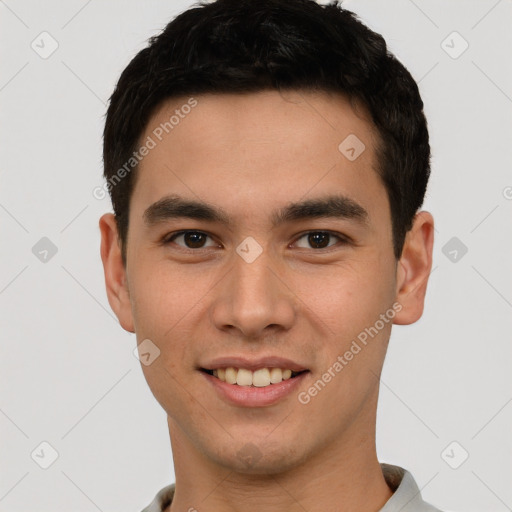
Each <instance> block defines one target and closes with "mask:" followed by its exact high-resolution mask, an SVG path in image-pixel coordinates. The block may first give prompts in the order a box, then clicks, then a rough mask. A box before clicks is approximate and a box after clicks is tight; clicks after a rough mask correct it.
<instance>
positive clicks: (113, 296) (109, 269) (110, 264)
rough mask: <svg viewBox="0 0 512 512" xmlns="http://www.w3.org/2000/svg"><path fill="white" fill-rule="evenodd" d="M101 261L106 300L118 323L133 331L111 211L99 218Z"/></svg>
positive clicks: (124, 277)
mask: <svg viewBox="0 0 512 512" xmlns="http://www.w3.org/2000/svg"><path fill="white" fill-rule="evenodd" d="M100 231H101V261H102V262H103V271H104V273H105V286H106V289H107V296H108V302H109V304H110V307H111V308H112V309H113V311H114V313H115V314H116V316H117V318H118V320H119V323H120V324H121V326H122V327H123V329H125V330H126V331H128V332H135V329H134V325H133V316H132V308H131V303H130V293H129V290H128V284H127V280H126V269H125V266H124V264H123V259H122V257H121V247H120V241H119V236H118V231H117V221H116V218H115V216H114V215H113V214H112V213H106V214H105V215H103V216H102V217H101V218H100Z"/></svg>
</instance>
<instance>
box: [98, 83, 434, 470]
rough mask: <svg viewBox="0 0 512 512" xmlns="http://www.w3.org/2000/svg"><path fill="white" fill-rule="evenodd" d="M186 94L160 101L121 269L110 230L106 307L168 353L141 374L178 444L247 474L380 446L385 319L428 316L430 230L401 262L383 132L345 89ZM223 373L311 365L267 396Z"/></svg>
mask: <svg viewBox="0 0 512 512" xmlns="http://www.w3.org/2000/svg"><path fill="white" fill-rule="evenodd" d="M188 100H189V98H183V99H180V100H176V99H173V100H172V101H169V102H167V103H166V104H164V105H163V106H162V107H161V108H160V109H159V110H158V111H157V112H156V113H155V114H154V116H153V117H152V119H151V121H150V123H149V125H148V128H147V130H146V132H145V133H144V134H143V136H142V137H141V139H140V140H141V144H142V143H144V142H145V141H148V140H149V139H148V137H150V138H151V139H152V140H153V141H154V142H155V145H154V147H153V148H152V149H151V150H150V151H149V152H148V154H147V155H146V156H145V157H144V158H143V160H142V161H141V163H140V164H139V168H138V174H137V180H136V184H135V187H134V190H133V195H132V198H131V203H130V208H131V209H130V216H129V230H128V242H127V253H126V257H127V260H126V267H123V265H122V263H121V258H120V253H119V249H118V246H117V243H116V242H117V239H116V232H115V222H113V218H112V216H108V215H106V216H104V218H102V221H101V223H100V226H101V227H102V236H103V242H102V244H103V245H102V257H103V262H104V264H105V272H106V279H107V290H108V294H109V300H110V303H111V305H112V307H113V309H114V311H115V312H116V314H117V315H118V318H119V319H120V322H121V324H122V326H123V327H124V328H125V329H127V330H129V331H134V332H136V335H137V343H141V342H143V340H150V342H145V343H150V344H149V345H147V347H151V349H150V352H151V353H157V352H158V350H159V355H158V357H157V358H156V359H154V361H153V362H152V363H151V364H149V365H147V366H146V365H142V369H143V371H144V375H145V378H146V380H147V382H148V384H149V386H150V388H151V390H152V392H153V394H154V396H155V397H156V399H157V400H158V402H159V403H160V404H161V406H162V407H163V408H164V410H165V411H166V413H167V415H168V417H169V428H170V432H171V439H173V437H174V438H175V439H178V438H179V439H180V440H181V441H182V442H183V443H185V444H186V445H187V447H188V448H187V449H188V450H194V451H195V452H196V453H197V454H200V456H201V457H203V458H204V459H205V460H207V461H209V463H212V464H218V465H220V466H223V467H227V468H231V469H236V470H237V471H245V472H250V473H267V474H268V473H278V472H281V471H284V470H286V469H290V468H292V467H296V466H297V465H299V464H301V463H304V462H305V461H308V460H311V459H313V458H315V457H320V456H321V454H324V455H325V454H326V453H332V452H333V450H336V451H339V450H343V451H344V452H345V453H347V454H348V453H349V452H350V451H351V450H352V451H353V450H354V446H360V445H361V443H362V442H366V441H368V439H370V438H374V423H375V409H376V403H377V395H378V383H379V376H380V372H381V368H382V364H383V361H384V357H385V352H386V348H387V342H388V339H389V336H390V331H391V324H392V323H393V322H395V323H410V322H411V321H414V320H415V319H416V318H417V317H418V316H419V315H421V308H422V304H423V295H424V281H426V279H424V277H425V276H428V269H427V267H428V266H429V264H430V263H431V262H430V260H429V256H428V247H429V244H430V249H431V243H430V241H431V230H430V231H429V228H425V224H429V222H426V223H425V222H423V223H421V222H420V224H422V226H420V227H415V228H414V229H413V231H412V233H409V235H408V239H407V241H406V247H405V249H404V254H403V257H402V259H401V260H400V261H399V262H397V261H396V259H395V258H394V254H393V244H392V235H391V233H392V225H391V216H390V207H389V202H388V197H387V193H386V190H385V187H384V185H383V183H382V181H381V179H380V177H379V175H378V174H377V172H376V169H377V160H376V156H375V151H374V148H375V145H376V141H377V139H376V135H375V132H374V131H373V127H372V125H371V123H370V122H369V120H368V117H367V115H366V114H365V112H364V110H363V109H361V108H359V109H357V110H355V109H354V107H353V106H352V105H351V103H350V102H349V101H348V100H346V99H345V98H343V97H342V96H338V95H329V94H327V93H311V92H307V93H306V92H300V93H299V92H290V93H281V94H280V93H278V92H275V91H268V92H259V93H254V94H246V95H231V94H225V95H200V96H196V97H195V101H197V104H196V105H195V106H194V107H193V108H191V109H188V108H186V109H183V108H182V106H183V105H185V104H187V101H188ZM176 110H178V111H179V113H180V114H181V115H179V116H178V117H179V121H178V122H177V123H176V119H174V123H173V127H172V129H169V125H167V128H168V132H169V133H166V131H165V130H164V131H163V132H162V129H161V127H162V126H163V125H164V123H166V122H169V119H170V118H171V116H172V115H173V114H175V113H176ZM185 112H189V113H187V114H185ZM159 127H160V130H159ZM155 130H156V131H155ZM161 132H162V133H161ZM155 134H159V135H158V136H156V135H155ZM347 137H349V139H347ZM355 137H357V138H355ZM160 138H161V140H159V139H160ZM346 139H347V141H346V142H344V141H345V140H346ZM340 144H341V147H340ZM363 144H364V146H363ZM151 145H153V144H151ZM354 157H355V158H354ZM192 201H193V202H195V203H200V204H196V205H194V207H192V206H191V205H190V204H189V203H190V202H192ZM420 220H421V219H420ZM423 220H425V218H424V219H423ZM427 220H429V219H427ZM418 222H419V221H418ZM418 222H417V223H416V224H415V226H417V225H418ZM414 233H416V235H414ZM418 233H419V235H418ZM414 236H416V238H414ZM420 303H421V304H420ZM365 334H366V336H365ZM363 340H364V342H363ZM155 347H156V348H155ZM357 347H358V348H357ZM350 354H352V356H350ZM229 358H234V359H232V360H230V359H229ZM266 358H268V359H266ZM272 358H274V359H275V358H283V359H285V360H286V361H276V360H272ZM336 363H338V364H336ZM230 366H233V367H235V368H244V369H250V368H252V369H260V368H263V367H268V368H272V367H274V368H276V367H277V368H282V369H284V370H286V369H295V370H297V371H299V370H306V371H304V372H303V373H301V374H300V375H298V376H297V377H295V376H294V377H291V378H289V379H286V380H284V381H283V382H281V383H276V384H270V385H268V386H262V387H259V386H258V385H257V386H251V387H249V386H243V385H238V384H228V383H225V382H221V380H220V379H219V378H218V377H219V373H217V376H212V375H208V374H207V373H206V372H205V371H204V369H209V370H214V369H218V368H220V369H221V371H220V376H222V369H223V368H226V367H230ZM256 373H258V378H259V377H260V376H261V377H262V378H263V383H265V381H264V379H265V378H268V377H267V374H266V372H265V370H262V371H261V372H256ZM284 373H285V375H286V372H284ZM242 374H244V375H245V377H247V375H249V376H250V375H251V374H250V373H248V372H242V373H241V374H240V375H242ZM278 374H279V372H276V371H275V370H273V371H272V375H274V376H276V375H278ZM240 375H239V379H242V377H241V376H240ZM294 375H295V374H294ZM254 379H255V381H254V382H255V383H256V381H257V378H256V376H255V377H254ZM277 380H279V379H278V378H277ZM319 381H320V383H319ZM240 382H242V381H241V380H240ZM258 382H259V381H258ZM315 390H316V391H315ZM173 448H174V447H173ZM248 460H250V461H249V463H248Z"/></svg>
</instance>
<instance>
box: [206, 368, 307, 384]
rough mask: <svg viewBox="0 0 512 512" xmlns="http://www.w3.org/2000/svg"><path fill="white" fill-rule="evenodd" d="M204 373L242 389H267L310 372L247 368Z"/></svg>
mask: <svg viewBox="0 0 512 512" xmlns="http://www.w3.org/2000/svg"><path fill="white" fill-rule="evenodd" d="M200 370H201V371H202V372H203V373H207V374H208V375H211V376H212V377H215V378H216V379H218V380H220V381H221V382H225V383H227V384H232V385H236V386H242V387H253V388H254V387H256V388H265V387H269V386H273V385H277V384H280V383H281V382H283V381H287V380H290V379H295V378H297V377H298V376H299V375H302V374H303V373H306V372H309V370H301V371H293V370H290V369H288V368H259V369H257V370H255V371H252V370H249V369H246V368H235V367H232V366H230V367H227V368H216V369H214V370H210V369H206V368H201V369H200Z"/></svg>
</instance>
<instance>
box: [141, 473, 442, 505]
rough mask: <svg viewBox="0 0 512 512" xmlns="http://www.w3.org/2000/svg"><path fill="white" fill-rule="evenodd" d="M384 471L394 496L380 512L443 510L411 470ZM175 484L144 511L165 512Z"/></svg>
mask: <svg viewBox="0 0 512 512" xmlns="http://www.w3.org/2000/svg"><path fill="white" fill-rule="evenodd" d="M381 467H382V473H383V475H384V478H385V479H386V482H387V484H388V486H389V487H390V488H391V490H392V491H393V496H391V498H389V500H388V501H387V503H386V504H385V505H384V506H383V507H382V508H381V509H380V510H379V512H441V511H440V510H439V509H438V508H435V507H433V506H432V505H429V504H428V503H425V502H424V501H423V500H422V499H421V494H420V490H419V489H418V486H417V484H416V482H415V481H414V478H413V476H412V475H411V473H409V471H407V470H405V469H403V468H401V467H399V466H392V465H391V464H381ZM174 486H175V484H171V485H168V486H166V487H164V488H163V489H160V491H158V493H157V494H156V496H155V497H154V498H153V501H152V502H151V503H150V504H149V505H148V506H147V507H146V508H145V509H144V510H143V511H142V512H163V511H164V510H165V509H166V508H167V507H168V506H169V505H170V504H171V502H172V498H173V496H174Z"/></svg>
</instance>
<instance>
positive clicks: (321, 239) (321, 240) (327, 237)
mask: <svg viewBox="0 0 512 512" xmlns="http://www.w3.org/2000/svg"><path fill="white" fill-rule="evenodd" d="M333 238H334V239H337V240H338V241H341V242H342V243H343V242H347V240H346V239H345V238H343V237H342V236H339V235H335V234H333V233H331V232H329V231H310V232H309V233H305V234H304V235H302V236H301V237H300V238H298V239H297V241H296V242H295V245H297V246H298V247H301V248H305V249H309V248H313V249H324V248H326V247H331V246H333V245H335V244H334V243H331V242H332V241H333V240H332V239H333ZM300 240H305V242H303V243H300ZM334 241H335V240H334ZM308 244H309V245H308Z"/></svg>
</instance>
